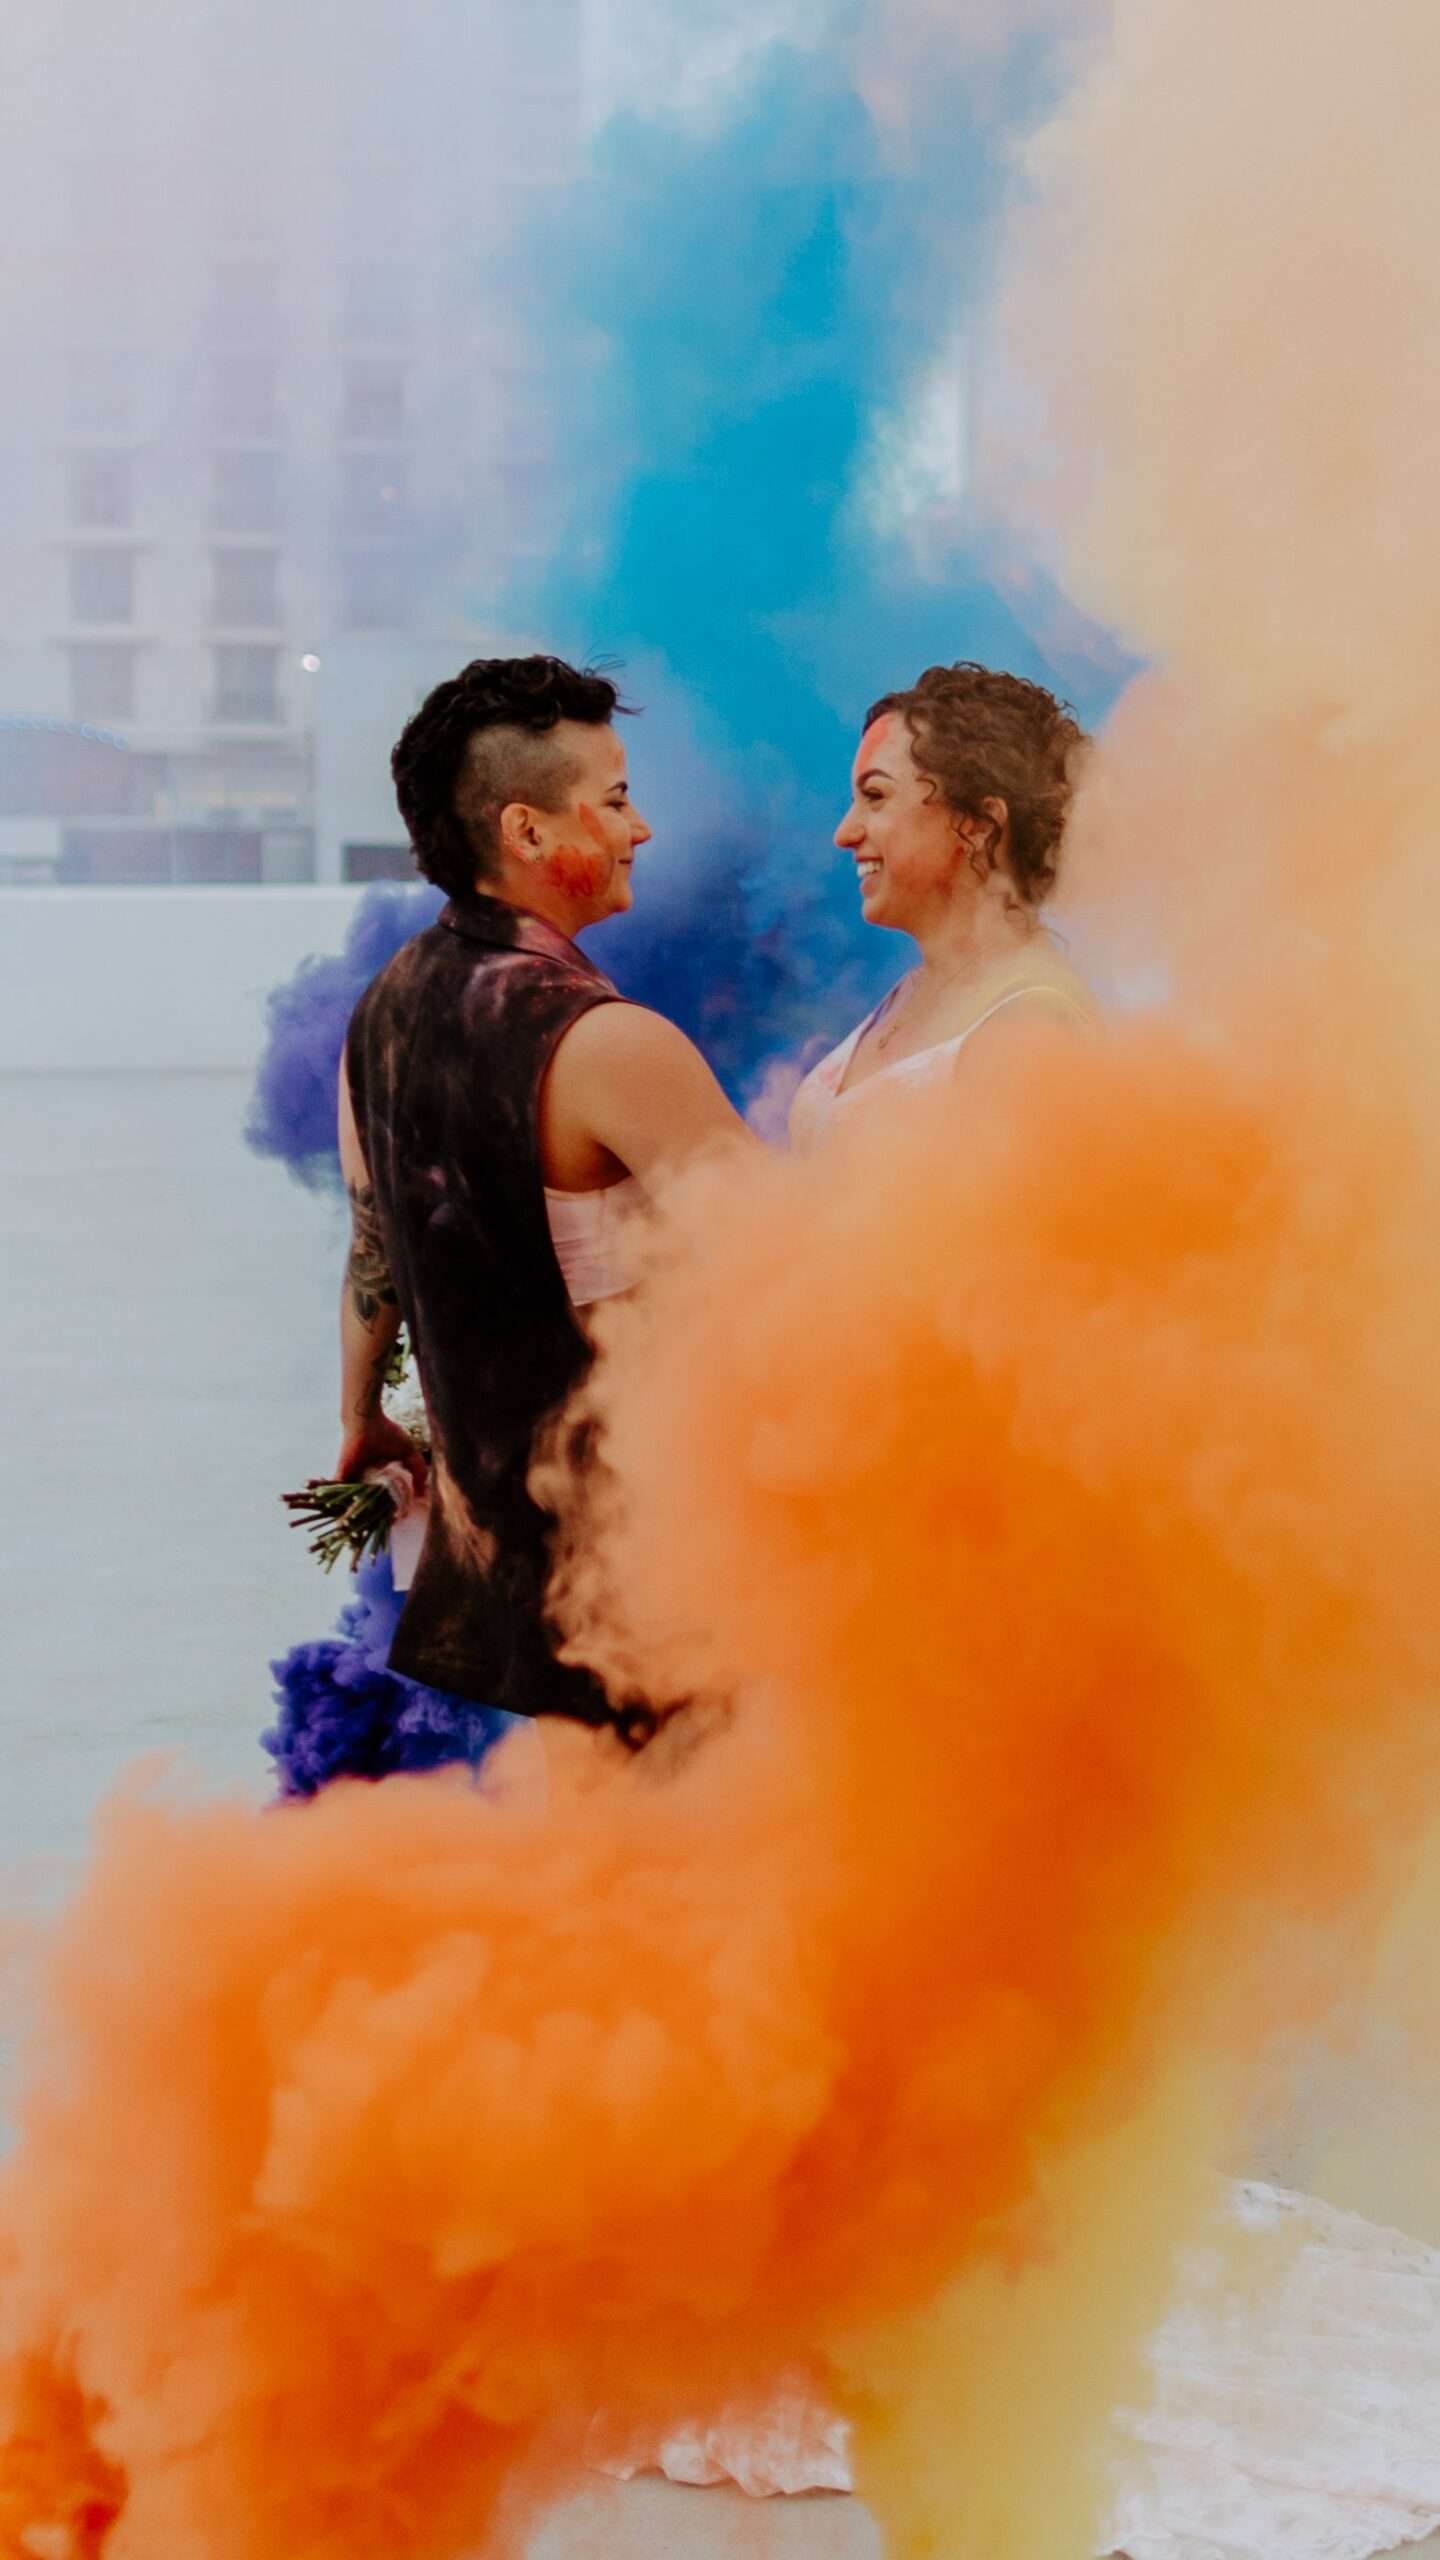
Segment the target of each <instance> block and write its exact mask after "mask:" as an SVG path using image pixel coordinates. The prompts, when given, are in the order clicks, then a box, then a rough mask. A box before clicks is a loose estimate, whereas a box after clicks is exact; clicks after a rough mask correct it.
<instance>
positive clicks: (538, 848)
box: [500, 800, 543, 862]
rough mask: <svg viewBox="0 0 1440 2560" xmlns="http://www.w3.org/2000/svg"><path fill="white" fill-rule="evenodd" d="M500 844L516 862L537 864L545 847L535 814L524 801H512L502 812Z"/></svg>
mask: <svg viewBox="0 0 1440 2560" xmlns="http://www.w3.org/2000/svg"><path fill="white" fill-rule="evenodd" d="M500 842H501V844H502V845H503V847H504V849H505V851H506V852H507V853H508V854H509V855H510V856H511V858H512V860H513V861H515V862H536V861H538V860H539V857H540V854H541V852H542V851H543V847H542V845H541V842H540V830H539V828H538V827H537V826H536V824H535V812H534V810H533V809H531V808H529V807H527V805H526V803H525V802H524V801H523V800H511V801H509V802H508V803H507V804H506V806H505V807H504V808H503V809H502V810H501V812H500Z"/></svg>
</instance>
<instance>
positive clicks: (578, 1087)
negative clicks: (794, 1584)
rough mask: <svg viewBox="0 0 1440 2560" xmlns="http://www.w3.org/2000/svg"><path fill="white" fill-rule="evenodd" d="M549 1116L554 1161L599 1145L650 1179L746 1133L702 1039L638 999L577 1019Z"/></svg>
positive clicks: (558, 1055)
mask: <svg viewBox="0 0 1440 2560" xmlns="http://www.w3.org/2000/svg"><path fill="white" fill-rule="evenodd" d="M542 1118H543V1124H544V1142H545V1148H546V1155H547V1160H548V1161H550V1162H552V1163H553V1164H555V1165H559V1164H562V1163H563V1164H565V1165H574V1164H576V1163H578V1162H580V1161H581V1159H582V1158H583V1157H584V1156H585V1153H586V1150H592V1151H593V1150H594V1149H597V1148H598V1149H599V1150H601V1152H602V1154H603V1156H604V1157H605V1158H606V1159H608V1160H613V1162H614V1163H616V1164H620V1165H623V1166H624V1167H625V1168H626V1170H627V1171H628V1172H630V1173H633V1174H636V1175H638V1177H639V1178H640V1180H641V1181H642V1182H644V1181H648V1180H649V1179H650V1178H651V1177H652V1176H656V1175H658V1174H660V1173H661V1172H663V1171H664V1170H665V1169H666V1168H667V1167H669V1166H674V1165H677V1164H679V1163H682V1162H683V1161H684V1160H685V1159H686V1158H688V1157H690V1156H692V1155H695V1154H697V1153H698V1152H700V1150H701V1149H703V1148H706V1147H709V1146H712V1145H714V1144H715V1143H716V1142H717V1141H719V1140H723V1139H726V1138H740V1139H744V1138H745V1137H746V1135H747V1132H746V1130H745V1127H744V1123H743V1122H742V1121H741V1120H740V1119H739V1117H738V1116H737V1114H736V1112H735V1111H734V1109H733V1108H732V1106H731V1104H730V1103H729V1102H728V1101H727V1100H726V1097H725V1095H724V1093H723V1092H722V1091H721V1088H720V1086H719V1084H718V1083H717V1081H716V1079H715V1077H714V1075H713V1074H712V1073H711V1070H710V1068H709V1067H708V1066H707V1065H706V1063H705V1060H704V1059H703V1058H702V1057H701V1055H700V1052H699V1050H698V1049H697V1048H696V1046H695V1044H694V1042H693V1040H687V1039H686V1037H685V1034H684V1032H683V1031H681V1030H680V1029H679V1028H678V1027H677V1025H676V1024H675V1023H673V1022H667V1021H666V1020H665V1017H664V1015H663V1014H659V1013H651V1012H649V1011H648V1010H647V1008H646V1007H645V1006H644V1005H638V1004H597V1005H592V1006H591V1007H590V1009H589V1011H588V1012H586V1013H583V1014H582V1015H581V1016H580V1018H579V1020H578V1021H577V1022H575V1023H573V1024H572V1025H571V1027H570V1029H569V1030H568V1031H567V1032H566V1033H565V1035H564V1037H563V1038H562V1040H561V1041H560V1044H559V1046H558V1048H557V1049H556V1052H555V1056H554V1060H553V1062H552V1065H551V1068H550V1073H549V1076H548V1078H547V1080H546V1087H545V1092H544V1097H543V1102H542ZM551 1178H552V1179H553V1178H555V1177H554V1176H553V1175H552V1176H551ZM563 1178H567V1179H574V1178H575V1177H574V1176H573V1175H569V1176H566V1177H563Z"/></svg>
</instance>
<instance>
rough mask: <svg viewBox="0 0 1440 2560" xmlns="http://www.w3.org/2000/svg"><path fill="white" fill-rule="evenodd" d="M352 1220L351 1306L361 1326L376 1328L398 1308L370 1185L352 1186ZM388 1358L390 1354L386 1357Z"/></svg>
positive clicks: (349, 1187)
mask: <svg viewBox="0 0 1440 2560" xmlns="http://www.w3.org/2000/svg"><path fill="white" fill-rule="evenodd" d="M345 1188H346V1190H347V1191H348V1192H349V1194H350V1217H351V1222H352V1226H353V1234H352V1236H351V1239H350V1259H349V1261H348V1262H347V1263H346V1266H345V1276H346V1279H347V1281H348V1283H349V1288H350V1299H351V1304H352V1305H353V1307H354V1309H355V1313H356V1314H357V1316H358V1317H359V1319H360V1321H361V1323H362V1324H363V1325H365V1326H367V1327H368V1326H370V1325H373V1323H374V1321H375V1319H376V1317H377V1316H378V1314H379V1313H380V1310H381V1308H382V1307H393V1306H397V1305H398V1304H399V1301H398V1299H397V1298H396V1295H395V1283H394V1281H393V1280H392V1279H391V1277H390V1265H389V1263H388V1262H387V1261H386V1259H385V1240H384V1237H383V1236H382V1235H381V1233H380V1220H379V1218H378V1216H377V1215H376V1211H375V1194H374V1192H373V1190H372V1189H371V1187H370V1185H369V1183H368V1182H349V1183H347V1184H346V1186H345ZM386 1356H387V1358H388V1356H389V1355H388V1353H387V1355H386Z"/></svg>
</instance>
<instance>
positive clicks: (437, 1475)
mask: <svg viewBox="0 0 1440 2560" xmlns="http://www.w3.org/2000/svg"><path fill="white" fill-rule="evenodd" d="M617 1000H618V999H617V998H616V991H615V989H614V988H613V987H612V986H611V984H610V981H609V979H608V978H605V977H602V975H601V973H600V971H599V970H598V969H596V968H594V967H592V965H591V963H590V962H589V961H588V960H587V959H586V958H585V957H584V955H583V953H581V952H579V951H577V950H576V948H575V946H574V944H573V943H571V942H567V940H566V939H565V936H564V935H563V934H562V933H559V932H557V931H556V930H555V929H554V928H553V927H552V926H550V925H548V924H545V923H543V922H542V921H541V920H540V918H539V917H538V916H532V915H527V914H524V913H523V912H522V911H521V910H519V909H518V908H515V907H509V906H505V905H502V903H501V902H500V901H499V900H498V899H495V898H487V897H482V896H477V897H474V898H469V899H466V900H465V901H464V902H463V903H461V904H455V905H451V906H448V907H447V908H446V909H445V911H444V913H443V915H442V916H441V917H440V918H439V921H438V922H437V923H436V924H434V925H432V926H431V927H430V928H429V930H428V932H425V933H421V934H417V935H416V937H415V939H414V940H413V941H412V942H408V943H406V944H405V946H404V948H403V950H401V951H399V952H397V954H396V956H395V958H394V959H393V960H392V961H391V962H390V964H389V966H388V967H387V968H385V969H383V970H382V971H381V973H380V975H379V977H378V978H377V979H376V980H375V981H374V983H373V985H371V986H370V987H368V988H367V989H366V991H365V993H364V995H363V996H362V997H361V999H360V1002H359V1004H358V1005H357V1006H356V1008H355V1012H354V1014H353V1016H352V1017H351V1022H350V1029H349V1033H348V1035H347V1039H346V1046H345V1063H346V1072H347V1074H348V1077H349V1083H350V1094H351V1099H352V1101H353V1103H354V1106H355V1120H356V1125H357V1127H358V1129H359V1133H360V1141H361V1145H362V1146H363V1148H364V1151H365V1161H366V1164H367V1166H368V1168H369V1172H370V1180H371V1183H372V1185H373V1188H374V1192H375V1205H376V1210H377V1213H378V1217H379V1222H380V1228H381V1232H382V1235H383V1237H384V1241H385V1248H386V1253H387V1256H388V1258H389V1264H390V1270H391V1274H392V1277H393V1279H394V1282H395V1293H396V1296H397V1297H398V1299H399V1302H400V1312H401V1314H402V1316H403V1317H404V1320H405V1326H406V1330H407V1332H408V1333H409V1336H410V1340H411V1343H412V1344H413V1346H414V1351H415V1358H416V1363H417V1366H418V1368H419V1372H420V1379H421V1383H422V1386H423V1388H424V1393H425V1402H426V1406H427V1409H428V1412H429V1416H430V1429H431V1436H432V1441H433V1447H434V1463H433V1467H432V1483H431V1506H430V1520H429V1527H428V1530H427V1533H426V1538H425V1544H424V1547H423V1549H422V1552H421V1556H420V1562H419V1565H418V1566H417V1568H416V1573H415V1580H414V1583H413V1586H412V1588H411V1590H410V1593H409V1595H408V1597H407V1599H406V1602H405V1606H404V1609H403V1610H402V1612H401V1617H400V1623H399V1627H398V1629H397V1631H396V1636H395V1641H394V1644H393V1646H392V1648H391V1653H390V1667H391V1669H392V1670H394V1671H400V1672H404V1673H405V1674H406V1675H407V1676H408V1677H409V1678H410V1679H412V1680H422V1681H424V1682H425V1683H426V1684H427V1685H428V1686H429V1687H431V1688H434V1689H444V1690H448V1691H449V1692H450V1693H451V1694H452V1695H454V1696H457V1697H462V1698H475V1699H479V1700H481V1701H482V1702H483V1703H484V1704H485V1705H487V1706H494V1707H508V1708H511V1709H512V1710H514V1711H515V1712H517V1713H519V1714H521V1715H568V1716H577V1717H579V1718H580V1719H581V1720H582V1721H583V1722H585V1723H587V1724H592V1723H601V1722H604V1721H606V1719H607V1717H608V1714H609V1710H608V1708H607V1706H606V1702H605V1697H604V1692H603V1690H602V1689H601V1687H600V1685H599V1683H598V1682H597V1681H595V1680H594V1679H592V1678H591V1676H590V1674H589V1673H588V1672H585V1671H582V1670H580V1669H578V1668H576V1667H574V1666H571V1665H567V1664H563V1663H559V1662H557V1661H556V1659H555V1656H554V1651H553V1645H552V1635H551V1631H550V1629H549V1627H548V1625H547V1622H546V1618H545V1610H544V1592H545V1581H546V1574H547V1571H548V1565H549V1552H548V1529H549V1526H550V1523H549V1521H548V1519H547V1516H546V1515H545V1513H543V1512H542V1511H541V1510H539V1509H538V1508H537V1506H536V1504H535V1503H534V1502H533V1501H532V1500H531V1497H530V1494H529V1492H528V1490H527V1487H526V1474H527V1470H528V1468H529V1465H530V1458H531V1451H532V1447H533V1444H534V1441H535V1436H536V1432H537V1430H538V1429H539V1426H540V1425H541V1423H542V1422H544V1420H545V1419H546V1417H547V1416H548V1415H550V1414H551V1413H553V1412H554V1411H555V1410H556V1408H557V1407H558V1406H560V1405H561V1404H563V1402H564V1400H565V1398H566V1397H567V1396H568V1395H569V1394H570V1392H571V1390H572V1389H573V1388H574V1387H575V1386H577V1385H578V1383H579V1381H580V1379H581V1378H582V1377H583V1376H584V1373H585V1370H586V1367H587V1365H588V1362H589V1358H590V1351H589V1345H588V1343H587V1341H586V1338H585V1336H584V1334H583V1333H582V1332H581V1330H580V1327H579V1325H578V1324H577V1323H576V1321H575V1316H574V1312H573V1310H572V1308H571V1304H570V1299H569V1295H568V1293H567V1290H566V1287H565V1282H564V1279H563V1277H562V1275H561V1271H560V1266H559V1264H558V1262H557V1261H556V1259H555V1252H554V1247H553V1246H552V1244H551V1241H550V1229H549V1223H548V1221H547V1218H546V1214H545V1182H544V1173H543V1169H542V1166H541V1160H540V1142H539V1131H538V1127H537V1112H538V1105H539V1099H540V1087H541V1083H542V1081H543V1078H544V1074H545V1069H546V1067H547V1065H548V1064H549V1061H550V1058H551V1055H552V1053H553V1051H554V1048H555V1044H556V1042H557V1041H558V1040H559V1038H560V1036H561V1034H562V1032H565V1031H567V1030H568V1029H569V1027H570V1025H571V1023H572V1022H575V1021H576V1020H578V1018H579V1016H580V1015H581V1014H582V1013H586V1012H588V1011H589V1009H590V1007H591V1006H592V1005H597V1004H608V1003H610V1002H612V1001H617Z"/></svg>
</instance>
